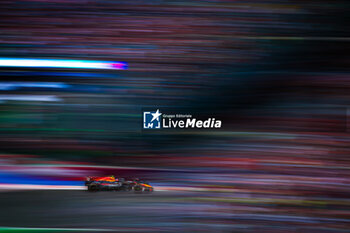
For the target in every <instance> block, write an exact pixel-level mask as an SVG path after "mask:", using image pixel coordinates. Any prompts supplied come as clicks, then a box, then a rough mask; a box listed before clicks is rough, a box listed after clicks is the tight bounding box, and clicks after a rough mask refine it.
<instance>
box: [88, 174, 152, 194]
mask: <svg viewBox="0 0 350 233" xmlns="http://www.w3.org/2000/svg"><path fill="white" fill-rule="evenodd" d="M85 186H87V188H88V191H91V192H96V191H126V192H130V191H134V192H135V193H150V192H153V187H152V186H151V185H149V184H148V183H147V182H144V181H141V180H140V179H138V178H135V179H132V180H125V179H124V178H115V177H114V176H113V175H111V176H104V177H87V178H86V181H85Z"/></svg>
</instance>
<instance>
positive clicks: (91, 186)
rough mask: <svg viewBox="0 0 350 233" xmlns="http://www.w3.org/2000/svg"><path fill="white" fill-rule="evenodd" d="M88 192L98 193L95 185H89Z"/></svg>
mask: <svg viewBox="0 0 350 233" xmlns="http://www.w3.org/2000/svg"><path fill="white" fill-rule="evenodd" d="M88 191H90V192H97V191H98V187H97V185H95V184H93V185H89V186H88Z"/></svg>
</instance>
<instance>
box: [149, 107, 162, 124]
mask: <svg viewBox="0 0 350 233" xmlns="http://www.w3.org/2000/svg"><path fill="white" fill-rule="evenodd" d="M151 115H152V116H153V117H152V120H151V122H153V121H154V120H157V121H159V117H160V116H161V115H162V114H161V113H160V112H159V109H157V111H156V112H155V113H151Z"/></svg>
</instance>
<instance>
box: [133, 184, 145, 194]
mask: <svg viewBox="0 0 350 233" xmlns="http://www.w3.org/2000/svg"><path fill="white" fill-rule="evenodd" d="M143 191H144V188H143V187H142V186H139V185H137V186H134V192H135V193H142V192H143Z"/></svg>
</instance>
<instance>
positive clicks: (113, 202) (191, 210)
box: [0, 190, 217, 232]
mask: <svg viewBox="0 0 350 233" xmlns="http://www.w3.org/2000/svg"><path fill="white" fill-rule="evenodd" d="M193 196H194V194H193V193H192V194H191V193H188V194H184V193H178V192H154V193H151V194H134V193H118V192H97V193H89V192H87V191H64V190H59V191H54V190H50V191H11V192H1V193H0V206H1V208H2V211H1V212H0V226H2V227H4V226H6V227H40V228H41V227H43V228H98V229H100V228H103V229H115V230H116V231H117V230H118V231H119V230H121V231H124V230H125V231H134V230H135V231H140V232H145V231H147V232H148V231H149V232H159V231H161V232H175V231H180V232H186V231H188V232H191V231H193V230H195V229H194V228H198V226H197V223H196V222H197V221H200V220H199V219H198V218H200V217H203V214H204V215H206V214H207V211H206V206H207V204H206V205H205V206H202V204H200V203H197V204H194V203H193V200H192V201H191V197H193ZM200 222H201V221H200ZM212 227H213V228H212V231H210V232H215V231H216V230H215V229H216V227H217V226H212ZM200 228H201V227H200Z"/></svg>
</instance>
